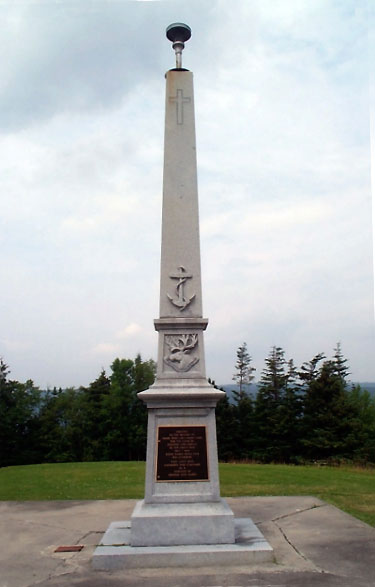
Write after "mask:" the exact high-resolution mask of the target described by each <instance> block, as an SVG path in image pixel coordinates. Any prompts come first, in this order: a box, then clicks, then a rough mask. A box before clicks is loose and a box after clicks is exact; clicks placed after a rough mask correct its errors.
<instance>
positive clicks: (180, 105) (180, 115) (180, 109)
mask: <svg viewBox="0 0 375 587" xmlns="http://www.w3.org/2000/svg"><path fill="white" fill-rule="evenodd" d="M169 101H170V102H175V103H176V116H177V124H184V104H187V103H189V102H190V98H184V90H180V89H178V90H177V94H176V96H170V98H169Z"/></svg>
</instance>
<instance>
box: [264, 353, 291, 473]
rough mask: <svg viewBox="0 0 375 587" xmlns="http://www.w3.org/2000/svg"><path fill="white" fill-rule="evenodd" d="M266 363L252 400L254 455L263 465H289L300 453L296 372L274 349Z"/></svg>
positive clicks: (282, 355)
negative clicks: (254, 436) (253, 400)
mask: <svg viewBox="0 0 375 587" xmlns="http://www.w3.org/2000/svg"><path fill="white" fill-rule="evenodd" d="M265 363H266V366H265V368H264V369H263V371H262V373H261V378H260V381H259V383H258V392H257V397H256V401H255V413H254V416H255V429H256V446H255V451H254V455H255V457H256V458H257V459H259V460H261V461H264V462H273V461H274V462H290V461H291V460H293V459H295V458H296V457H297V456H298V452H299V449H298V439H299V434H298V431H299V427H300V419H301V398H300V394H299V391H298V386H297V382H296V378H297V373H296V369H295V367H294V365H293V361H289V362H287V361H286V359H285V353H284V351H283V349H282V348H280V347H276V346H274V347H272V349H271V352H270V355H269V357H267V358H266V360H265Z"/></svg>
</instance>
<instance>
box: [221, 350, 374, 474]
mask: <svg viewBox="0 0 375 587" xmlns="http://www.w3.org/2000/svg"><path fill="white" fill-rule="evenodd" d="M251 362H252V361H251V357H250V355H249V353H248V352H247V346H246V343H243V345H241V346H240V347H239V349H238V351H237V363H236V374H235V375H234V380H235V381H236V382H237V384H238V387H239V390H236V391H234V392H233V396H234V397H233V401H232V402H230V401H229V399H228V397H226V399H224V400H223V401H222V402H220V403H219V405H218V408H217V427H218V431H217V432H218V438H219V445H218V446H219V448H218V451H219V459H221V460H226V461H228V460H243V459H244V460H247V459H249V460H254V461H257V462H262V463H273V462H274V463H295V464H298V463H308V462H331V463H333V462H345V461H350V462H355V463H358V464H367V463H375V397H374V396H371V394H370V393H369V392H368V391H367V390H364V389H362V388H361V387H360V385H354V384H349V383H348V381H347V378H348V375H349V369H348V366H347V360H346V359H345V358H344V357H343V354H342V351H341V346H340V344H337V346H336V348H335V349H334V355H333V357H332V358H331V359H328V360H327V358H326V357H325V355H324V354H323V353H319V354H317V355H316V356H315V357H313V359H311V360H310V361H308V362H305V363H303V365H302V366H301V367H300V368H299V369H298V368H297V367H296V366H295V364H294V361H293V360H292V359H290V360H286V358H285V352H284V350H283V349H282V348H280V347H276V346H274V347H272V349H271V352H270V354H269V356H268V357H267V358H266V359H265V366H264V368H263V370H262V372H261V375H260V379H259V381H258V383H257V391H256V394H255V397H254V396H253V395H251V394H250V393H249V392H248V391H247V389H248V388H247V385H248V384H250V383H251V382H252V381H253V379H254V374H253V372H254V371H255V369H254V368H253V367H252V364H251Z"/></svg>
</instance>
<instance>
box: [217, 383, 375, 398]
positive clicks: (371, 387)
mask: <svg viewBox="0 0 375 587" xmlns="http://www.w3.org/2000/svg"><path fill="white" fill-rule="evenodd" d="M351 384H353V385H360V386H361V388H362V389H363V390H365V389H367V391H368V392H369V393H371V395H374V396H375V381H361V382H354V381H350V382H349V385H351ZM218 387H219V388H220V389H224V391H226V393H227V395H228V399H229V401H230V402H233V400H234V397H233V393H232V392H233V391H239V390H240V386H239V385H236V384H235V383H225V384H224V385H218ZM244 388H245V389H246V391H247V393H248V394H249V395H250V396H251V397H252V398H255V396H256V394H257V390H258V384H257V383H251V384H250V385H245V386H244Z"/></svg>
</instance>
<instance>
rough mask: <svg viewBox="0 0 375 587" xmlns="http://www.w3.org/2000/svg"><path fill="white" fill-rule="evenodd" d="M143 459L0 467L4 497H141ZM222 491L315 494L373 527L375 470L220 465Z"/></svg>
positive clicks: (229, 493) (0, 488) (0, 496)
mask: <svg viewBox="0 0 375 587" xmlns="http://www.w3.org/2000/svg"><path fill="white" fill-rule="evenodd" d="M144 473H145V464H144V463H142V462H106V463H62V464H47V465H29V466H21V467H5V468H3V469H0V500H17V501H24V500H40V501H43V500H65V499H77V500H81V499H89V500H90V499H131V498H134V499H139V498H142V497H143V495H144ZM220 479H221V493H222V495H223V496H227V497H238V496H246V495H247V496H251V495H314V496H315V497H319V498H321V499H323V500H324V501H326V502H328V503H331V504H333V505H336V506H337V507H339V508H341V509H343V510H344V511H346V512H348V513H350V514H352V515H353V516H356V517H357V518H359V519H361V520H363V521H364V522H367V523H368V524H371V525H372V526H375V470H374V469H359V468H354V467H352V468H351V467H314V466H299V467H294V466H288V465H253V464H226V463H225V464H221V465H220Z"/></svg>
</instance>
